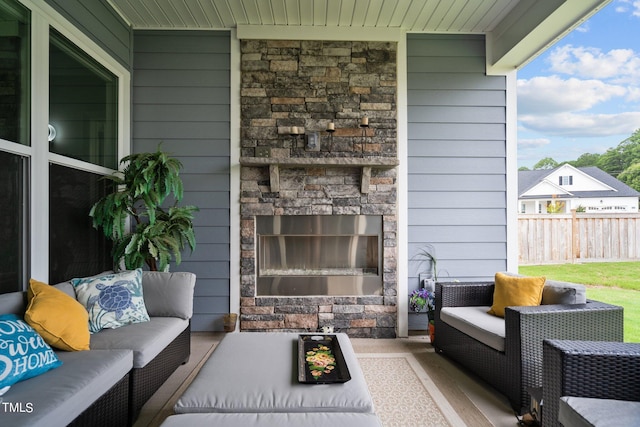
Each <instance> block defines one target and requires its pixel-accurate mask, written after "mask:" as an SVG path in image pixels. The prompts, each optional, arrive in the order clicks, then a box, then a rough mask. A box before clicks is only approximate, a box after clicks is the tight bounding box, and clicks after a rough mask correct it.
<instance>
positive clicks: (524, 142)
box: [518, 138, 551, 149]
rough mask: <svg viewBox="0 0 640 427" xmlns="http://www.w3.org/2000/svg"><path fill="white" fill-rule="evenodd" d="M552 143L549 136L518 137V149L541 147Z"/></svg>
mask: <svg viewBox="0 0 640 427" xmlns="http://www.w3.org/2000/svg"><path fill="white" fill-rule="evenodd" d="M550 143H551V141H550V140H549V139H547V138H523V139H518V149H527V148H541V147H544V146H545V145H548V144H550Z"/></svg>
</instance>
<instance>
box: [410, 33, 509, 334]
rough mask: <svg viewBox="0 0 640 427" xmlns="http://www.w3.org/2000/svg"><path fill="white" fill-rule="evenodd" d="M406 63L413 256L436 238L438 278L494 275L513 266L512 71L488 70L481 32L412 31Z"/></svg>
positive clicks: (413, 282) (414, 274)
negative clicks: (509, 106)
mask: <svg viewBox="0 0 640 427" xmlns="http://www.w3.org/2000/svg"><path fill="white" fill-rule="evenodd" d="M407 70H408V79H407V85H408V118H409V125H408V162H409V164H408V236H409V242H408V246H409V248H408V256H409V259H410V260H411V258H413V257H414V256H415V254H416V253H417V252H418V251H419V250H420V248H421V247H423V246H424V245H425V244H431V245H433V247H434V248H435V252H436V257H437V258H438V265H437V267H438V270H439V276H440V277H439V279H440V280H443V281H447V280H460V281H467V280H482V279H487V278H491V277H493V275H494V274H495V272H496V271H500V270H505V269H506V265H507V231H506V228H507V226H506V222H507V212H506V210H507V202H506V200H507V195H506V192H507V176H506V98H507V97H506V90H507V82H506V77H504V76H487V75H485V47H484V38H483V37H481V36H446V35H418V34H410V35H408V41H407ZM418 264H419V262H418V261H416V260H412V261H410V262H409V271H408V273H409V275H410V277H409V285H408V286H409V291H412V290H413V289H416V288H417V287H418ZM409 329H415V328H412V321H411V318H410V321H409ZM419 329H424V325H421V327H420V328H419Z"/></svg>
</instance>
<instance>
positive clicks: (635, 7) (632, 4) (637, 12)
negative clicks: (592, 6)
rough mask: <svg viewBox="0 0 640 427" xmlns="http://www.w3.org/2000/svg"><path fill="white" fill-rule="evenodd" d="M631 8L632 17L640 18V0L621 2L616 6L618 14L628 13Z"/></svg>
mask: <svg viewBox="0 0 640 427" xmlns="http://www.w3.org/2000/svg"><path fill="white" fill-rule="evenodd" d="M629 8H631V15H633V16H637V17H640V0H633V1H632V0H619V1H618V2H617V4H616V7H615V11H616V12H618V13H627V12H629Z"/></svg>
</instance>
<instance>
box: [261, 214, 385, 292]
mask: <svg viewBox="0 0 640 427" xmlns="http://www.w3.org/2000/svg"><path fill="white" fill-rule="evenodd" d="M256 234H257V242H258V254H257V263H258V265H257V294H258V296H317V295H320V296H325V295H327V296H347V295H349V296H351V295H353V296H360V295H382V254H383V249H382V240H383V239H382V217H381V216H375V215H335V216H332V215H281V216H257V217H256Z"/></svg>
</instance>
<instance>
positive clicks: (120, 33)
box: [46, 0, 133, 70]
mask: <svg viewBox="0 0 640 427" xmlns="http://www.w3.org/2000/svg"><path fill="white" fill-rule="evenodd" d="M46 2H47V3H48V4H49V5H50V6H51V7H53V8H54V9H55V10H56V11H57V12H58V13H60V14H61V15H63V16H64V17H65V18H66V19H68V20H69V21H70V22H71V23H72V24H73V25H75V26H76V27H77V28H79V29H80V30H82V32H83V33H85V34H86V35H87V36H89V37H90V38H91V39H92V40H93V41H94V42H96V43H97V44H98V45H99V46H100V47H102V48H103V49H104V50H105V51H107V52H108V53H109V54H110V55H111V56H112V57H113V58H114V59H116V60H117V61H118V62H119V63H120V64H121V65H123V66H124V67H125V68H127V69H129V70H130V69H131V64H132V51H131V44H132V38H133V31H132V30H131V28H130V27H129V25H127V23H126V22H125V21H124V20H122V18H121V17H120V16H119V15H118V14H117V13H116V11H115V10H113V8H112V7H111V6H110V5H109V4H108V3H107V0H92V1H84V0H46Z"/></svg>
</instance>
